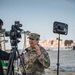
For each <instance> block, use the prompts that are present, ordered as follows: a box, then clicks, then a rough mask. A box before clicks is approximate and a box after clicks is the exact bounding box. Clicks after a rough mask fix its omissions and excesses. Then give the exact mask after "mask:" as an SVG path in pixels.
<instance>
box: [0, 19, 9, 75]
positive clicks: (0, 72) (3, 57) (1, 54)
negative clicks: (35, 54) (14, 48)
mask: <svg viewBox="0 0 75 75" xmlns="http://www.w3.org/2000/svg"><path fill="white" fill-rule="evenodd" d="M1 25H3V21H2V20H1V19H0V26H1ZM9 56H10V53H7V52H5V51H3V50H1V47H0V75H4V71H3V67H2V63H1V60H9Z"/></svg>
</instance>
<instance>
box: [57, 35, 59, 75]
mask: <svg viewBox="0 0 75 75" xmlns="http://www.w3.org/2000/svg"><path fill="white" fill-rule="evenodd" d="M59 52H60V34H58V56H57V75H59V65H60V63H59Z"/></svg>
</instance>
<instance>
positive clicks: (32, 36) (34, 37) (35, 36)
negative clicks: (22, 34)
mask: <svg viewBox="0 0 75 75" xmlns="http://www.w3.org/2000/svg"><path fill="white" fill-rule="evenodd" d="M28 38H29V39H34V40H39V39H40V35H39V34H37V33H30V35H29V37H28Z"/></svg>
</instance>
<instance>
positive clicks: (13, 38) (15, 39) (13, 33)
mask: <svg viewBox="0 0 75 75" xmlns="http://www.w3.org/2000/svg"><path fill="white" fill-rule="evenodd" d="M20 27H22V24H20V22H19V21H15V24H14V25H12V26H11V30H10V31H6V32H5V36H6V37H10V42H11V46H17V43H19V42H20V41H19V38H21V31H22V29H20Z"/></svg>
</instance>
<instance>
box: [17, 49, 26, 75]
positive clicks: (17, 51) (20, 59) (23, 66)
mask: <svg viewBox="0 0 75 75" xmlns="http://www.w3.org/2000/svg"><path fill="white" fill-rule="evenodd" d="M17 53H18V55H19V57H20V61H21V64H22V67H23V70H24V75H26V69H25V65H24V62H23V59H22V57H21V56H20V54H19V51H18V50H17Z"/></svg>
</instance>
